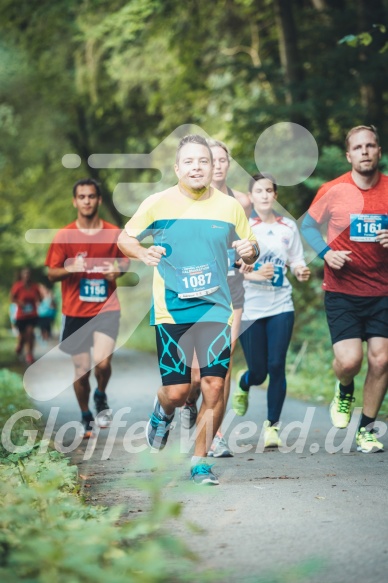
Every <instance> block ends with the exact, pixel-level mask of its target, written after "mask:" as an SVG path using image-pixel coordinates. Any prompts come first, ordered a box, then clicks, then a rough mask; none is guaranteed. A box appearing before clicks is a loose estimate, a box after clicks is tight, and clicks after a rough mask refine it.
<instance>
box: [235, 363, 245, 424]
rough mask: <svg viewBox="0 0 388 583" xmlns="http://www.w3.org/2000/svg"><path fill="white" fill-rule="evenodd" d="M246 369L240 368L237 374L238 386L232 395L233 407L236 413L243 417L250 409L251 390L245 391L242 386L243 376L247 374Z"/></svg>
mask: <svg viewBox="0 0 388 583" xmlns="http://www.w3.org/2000/svg"><path fill="white" fill-rule="evenodd" d="M245 372H246V371H245V370H240V371H239V372H238V373H237V376H236V383H237V387H236V389H235V391H234V393H233V397H232V408H233V411H234V412H235V413H236V415H240V417H242V416H243V415H245V413H246V412H247V409H248V401H249V391H243V390H242V388H241V387H240V382H241V377H242V376H243V374H245Z"/></svg>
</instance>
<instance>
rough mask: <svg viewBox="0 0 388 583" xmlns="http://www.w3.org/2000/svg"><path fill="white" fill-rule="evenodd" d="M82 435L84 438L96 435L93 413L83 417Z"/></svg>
mask: <svg viewBox="0 0 388 583" xmlns="http://www.w3.org/2000/svg"><path fill="white" fill-rule="evenodd" d="M80 436H81V437H82V438H83V439H89V438H90V437H94V418H93V415H90V416H88V417H82V420H81V428H80Z"/></svg>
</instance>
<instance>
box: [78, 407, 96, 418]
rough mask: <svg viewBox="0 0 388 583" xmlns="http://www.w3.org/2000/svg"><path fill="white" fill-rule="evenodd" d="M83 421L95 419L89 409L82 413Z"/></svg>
mask: <svg viewBox="0 0 388 583" xmlns="http://www.w3.org/2000/svg"><path fill="white" fill-rule="evenodd" d="M81 413H82V419H90V418H92V419H93V413H92V412H91V411H90V410H89V409H88V410H87V411H81Z"/></svg>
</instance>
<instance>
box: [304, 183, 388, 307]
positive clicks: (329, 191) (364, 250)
mask: <svg viewBox="0 0 388 583" xmlns="http://www.w3.org/2000/svg"><path fill="white" fill-rule="evenodd" d="M309 214H310V215H311V216H312V218H313V219H314V220H315V221H317V223H319V224H324V223H327V244H328V245H329V246H330V247H331V249H333V250H334V251H351V252H352V253H351V255H350V258H351V260H352V261H351V262H346V263H345V265H344V266H343V267H342V268H341V269H339V270H336V269H332V268H331V267H329V266H328V265H327V263H326V262H325V266H324V280H323V286H322V287H323V289H324V290H325V291H334V292H341V293H344V294H350V295H355V296H385V295H387V294H388V249H387V248H384V247H383V246H382V245H380V244H379V243H375V242H364V241H363V242H360V241H353V240H351V239H350V222H351V220H350V215H351V214H362V215H363V214H377V215H387V214H388V176H385V175H384V174H380V177H379V181H378V182H377V184H376V185H375V186H373V187H372V188H369V189H368V190H361V189H360V188H359V187H358V186H356V184H355V182H354V181H353V179H352V176H351V173H350V172H347V173H346V174H344V175H343V176H340V177H339V178H336V179H335V180H332V181H331V182H327V183H326V184H324V185H323V186H322V187H321V188H320V189H319V190H318V193H317V195H316V197H315V198H314V200H313V202H312V205H311V207H310V209H309Z"/></svg>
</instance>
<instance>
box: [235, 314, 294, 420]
mask: <svg viewBox="0 0 388 583" xmlns="http://www.w3.org/2000/svg"><path fill="white" fill-rule="evenodd" d="M293 326H294V312H285V313H284V314H277V315H276V316H269V317H268V318H261V319H260V320H254V321H248V322H242V323H241V335H240V341H241V345H242V347H243V351H244V355H245V359H246V361H247V365H248V370H247V371H246V372H245V373H244V375H243V376H242V378H241V386H242V388H244V389H248V388H249V387H250V386H252V385H261V384H262V383H263V382H264V381H265V379H266V378H267V375H269V384H268V392H267V405H268V420H269V421H271V422H272V423H276V422H277V421H279V418H280V414H281V412H282V407H283V403H284V399H285V397H286V388H287V383H286V356H287V350H288V347H289V345H290V340H291V334H292V328H293Z"/></svg>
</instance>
